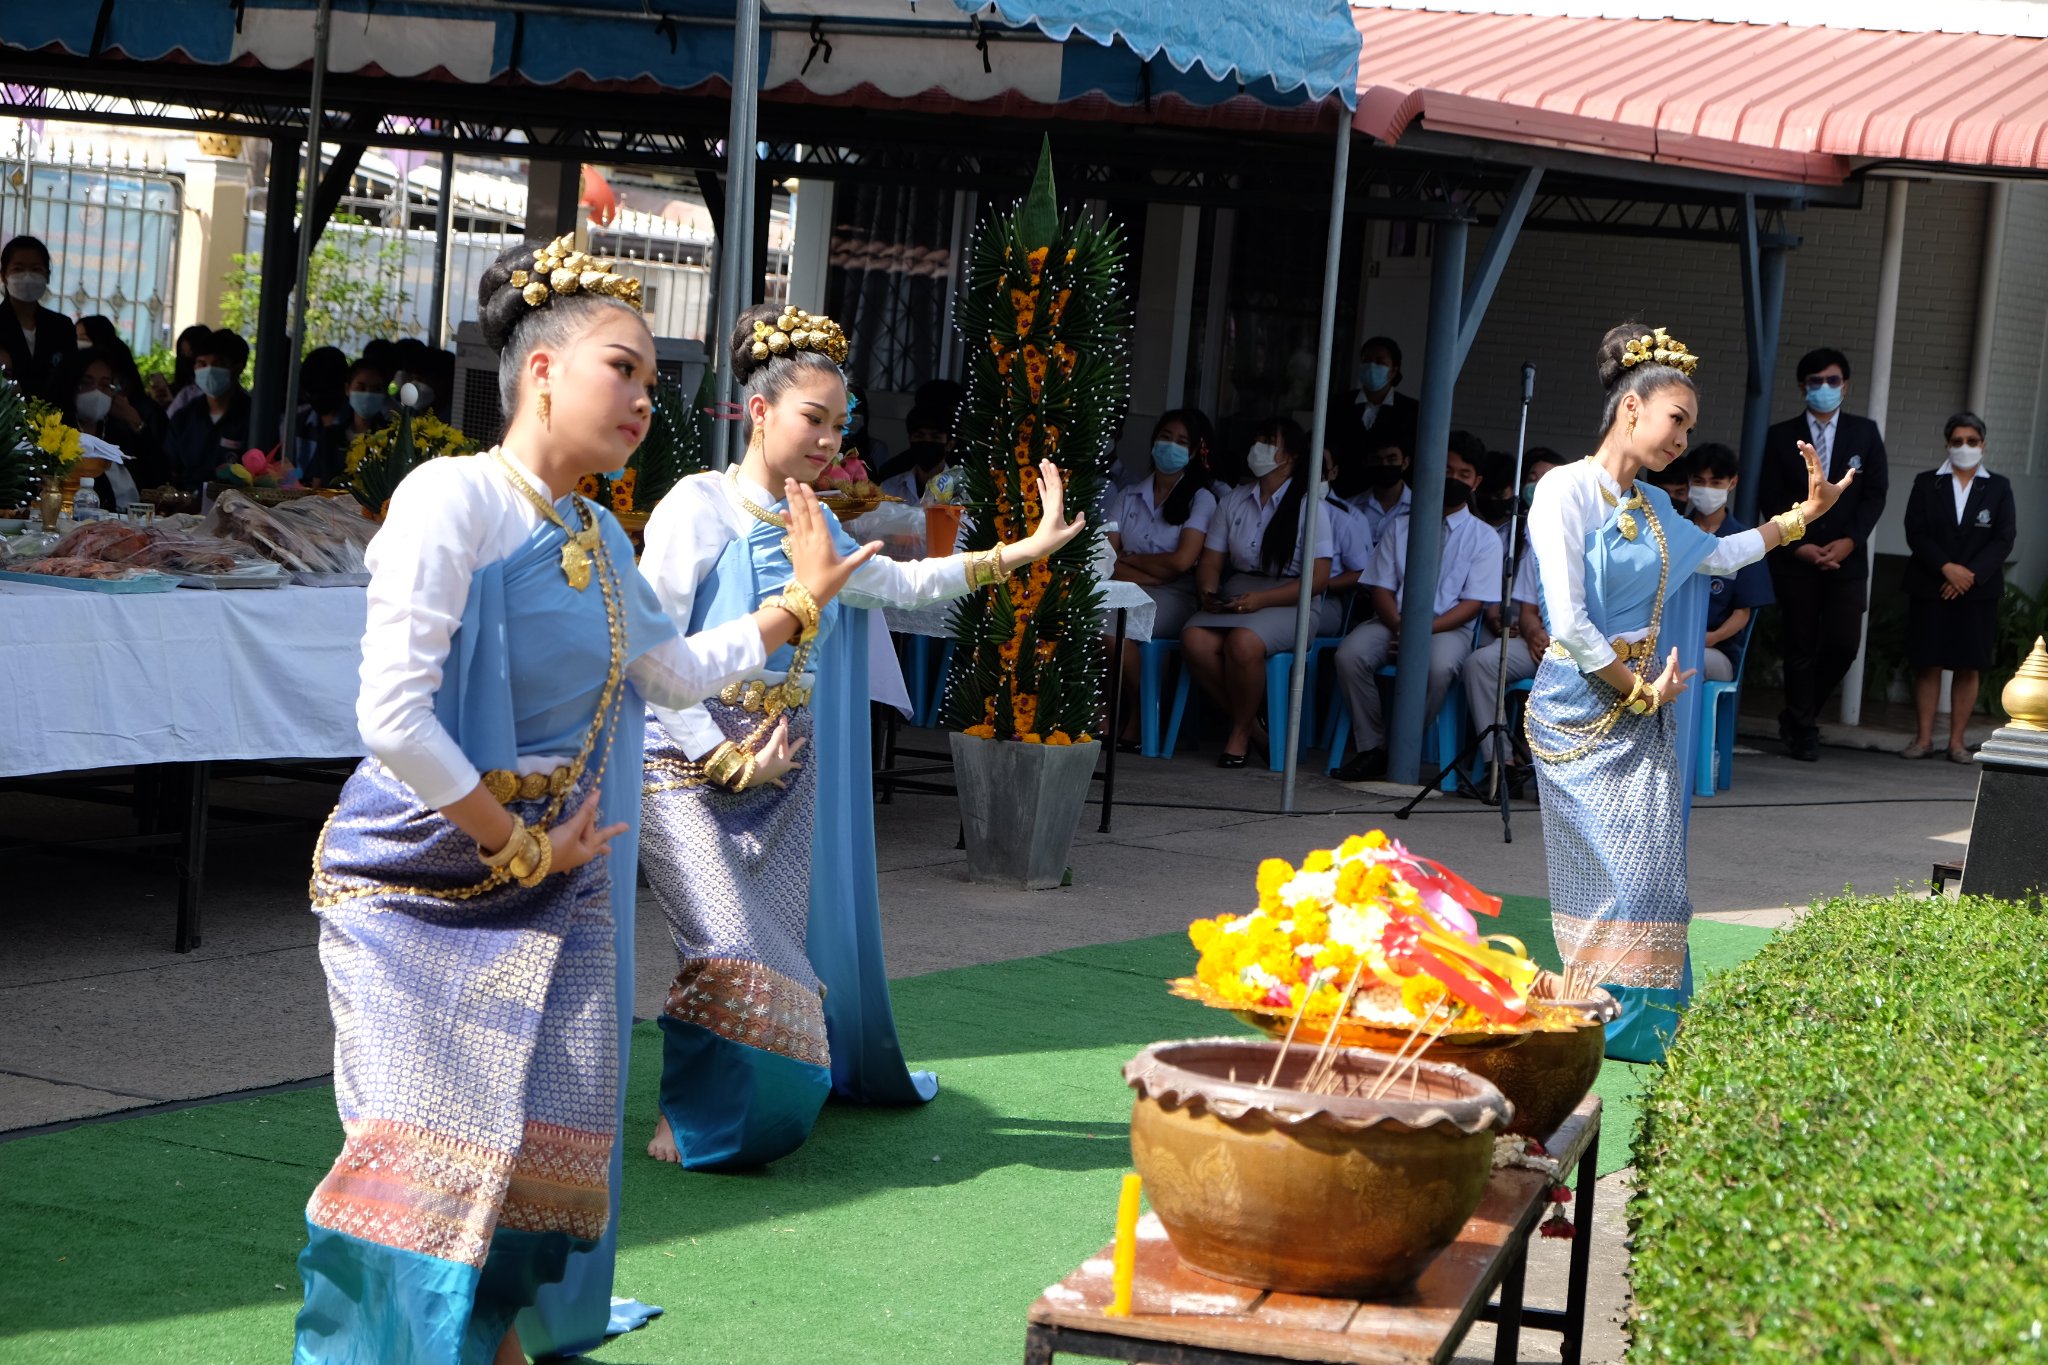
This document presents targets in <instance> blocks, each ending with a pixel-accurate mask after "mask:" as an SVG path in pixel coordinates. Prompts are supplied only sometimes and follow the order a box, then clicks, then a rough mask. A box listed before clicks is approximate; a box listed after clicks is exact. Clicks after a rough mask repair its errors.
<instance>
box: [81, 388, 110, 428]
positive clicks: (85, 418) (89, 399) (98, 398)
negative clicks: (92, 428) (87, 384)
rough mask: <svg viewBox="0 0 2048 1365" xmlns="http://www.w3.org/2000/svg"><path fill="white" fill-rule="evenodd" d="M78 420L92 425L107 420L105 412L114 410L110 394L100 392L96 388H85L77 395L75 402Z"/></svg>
mask: <svg viewBox="0 0 2048 1365" xmlns="http://www.w3.org/2000/svg"><path fill="white" fill-rule="evenodd" d="M76 406H77V408H78V420H79V421H81V422H85V423H88V424H92V425H97V424H98V423H101V422H104V421H106V420H107V414H108V413H110V412H112V411H113V410H114V398H113V395H112V394H105V393H101V392H100V391H99V390H98V389H87V390H86V391H85V392H84V393H81V394H80V395H78V400H77V404H76Z"/></svg>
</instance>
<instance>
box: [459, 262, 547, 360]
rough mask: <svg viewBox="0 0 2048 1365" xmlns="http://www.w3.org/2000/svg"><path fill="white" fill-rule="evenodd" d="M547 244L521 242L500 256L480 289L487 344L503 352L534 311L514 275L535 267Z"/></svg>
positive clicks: (479, 317) (478, 305) (479, 321)
mask: <svg viewBox="0 0 2048 1365" xmlns="http://www.w3.org/2000/svg"><path fill="white" fill-rule="evenodd" d="M545 245H546V243H544V242H518V243H515V244H514V245H512V246H508V247H506V248H505V249H504V250H503V251H501V252H499V253H498V259H497V260H495V261H492V262H491V264H490V267H489V268H488V269H486V270H485V271H484V273H483V278H482V279H480V280H478V281H477V286H476V320H477V325H478V326H479V327H480V328H482V329H483V334H484V344H485V345H487V346H489V347H490V348H491V349H492V350H494V351H499V352H502V351H503V350H504V349H505V348H506V347H507V346H508V345H510V344H511V342H512V333H513V331H514V330H515V329H516V328H517V327H518V326H519V323H520V321H521V320H522V319H524V318H525V317H526V315H527V314H528V313H530V312H531V311H533V310H532V309H531V308H529V307H528V306H527V303H526V300H525V299H524V298H523V297H521V294H520V290H519V288H518V287H517V286H515V285H514V284H513V283H512V272H513V271H515V270H524V269H526V268H527V267H528V266H530V265H532V264H533V257H534V253H535V252H537V251H539V250H540V249H541V248H542V247H544V246H545Z"/></svg>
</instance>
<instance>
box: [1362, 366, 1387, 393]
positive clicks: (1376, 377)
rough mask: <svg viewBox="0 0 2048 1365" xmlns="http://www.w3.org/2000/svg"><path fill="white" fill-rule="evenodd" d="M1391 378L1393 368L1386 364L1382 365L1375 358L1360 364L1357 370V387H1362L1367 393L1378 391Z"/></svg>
mask: <svg viewBox="0 0 2048 1365" xmlns="http://www.w3.org/2000/svg"><path fill="white" fill-rule="evenodd" d="M1393 378H1394V371H1393V368H1392V367H1391V366H1388V365H1382V364H1380V363H1379V362H1378V361H1376V360H1372V361H1367V362H1366V363H1365V364H1363V365H1360V366H1359V367H1358V370H1357V379H1358V387H1359V388H1361V389H1364V390H1365V391H1366V392H1367V393H1378V392H1379V391H1380V390H1381V389H1384V388H1385V387H1386V386H1387V385H1388V383H1389V382H1391V381H1392V379H1393Z"/></svg>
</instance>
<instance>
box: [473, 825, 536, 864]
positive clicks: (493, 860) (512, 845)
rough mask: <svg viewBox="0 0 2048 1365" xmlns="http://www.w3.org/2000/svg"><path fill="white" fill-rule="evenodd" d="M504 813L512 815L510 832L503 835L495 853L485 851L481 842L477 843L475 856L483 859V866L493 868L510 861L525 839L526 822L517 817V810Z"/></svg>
mask: <svg viewBox="0 0 2048 1365" xmlns="http://www.w3.org/2000/svg"><path fill="white" fill-rule="evenodd" d="M505 813H506V814H507V815H509V816H511V817H512V833H510V834H509V835H507V836H506V837H505V842H504V844H503V845H502V846H501V847H500V848H499V849H498V851H497V852H496V853H486V852H484V848H483V845H482V844H478V845H477V848H476V856H477V857H479V858H482V859H483V860H484V866H485V867H488V868H493V869H495V868H500V867H503V866H504V865H505V864H507V863H509V862H511V861H512V858H513V855H515V854H516V853H518V852H519V846H520V844H521V843H522V842H523V840H524V839H525V836H526V822H525V821H524V820H522V819H520V818H519V812H517V811H506V812H505Z"/></svg>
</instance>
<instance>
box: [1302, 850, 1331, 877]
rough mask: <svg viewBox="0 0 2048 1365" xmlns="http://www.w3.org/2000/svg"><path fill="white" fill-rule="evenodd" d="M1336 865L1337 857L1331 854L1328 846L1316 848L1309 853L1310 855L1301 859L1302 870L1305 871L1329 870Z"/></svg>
mask: <svg viewBox="0 0 2048 1365" xmlns="http://www.w3.org/2000/svg"><path fill="white" fill-rule="evenodd" d="M1336 865H1337V860H1336V858H1335V857H1333V856H1332V855H1331V853H1330V850H1329V849H1327V848H1318V849H1314V850H1312V851H1311V852H1310V853H1309V855H1308V857H1306V858H1303V859H1302V860H1301V870H1302V871H1303V872H1328V871H1329V870H1330V869H1331V868H1333V867H1335V866H1336Z"/></svg>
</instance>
